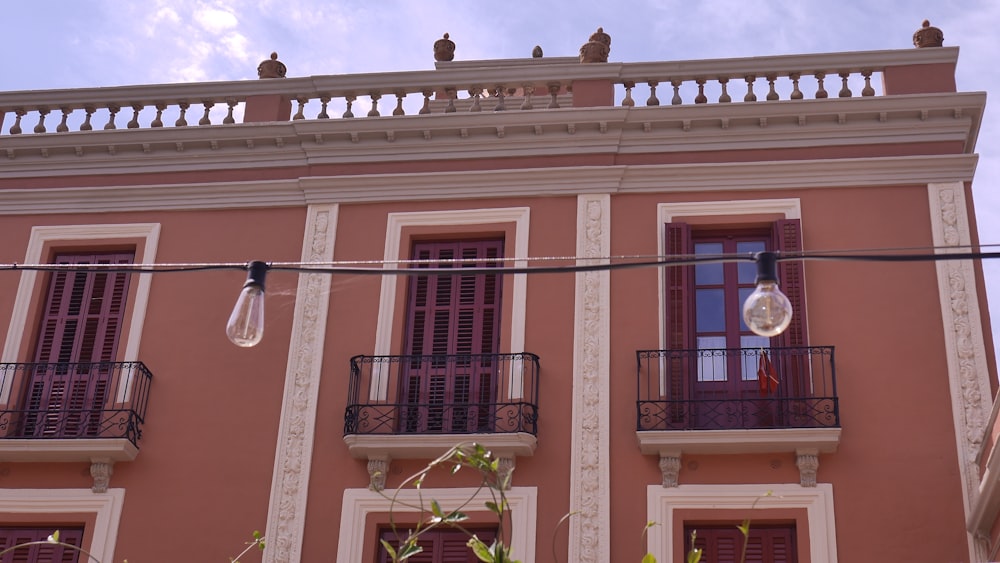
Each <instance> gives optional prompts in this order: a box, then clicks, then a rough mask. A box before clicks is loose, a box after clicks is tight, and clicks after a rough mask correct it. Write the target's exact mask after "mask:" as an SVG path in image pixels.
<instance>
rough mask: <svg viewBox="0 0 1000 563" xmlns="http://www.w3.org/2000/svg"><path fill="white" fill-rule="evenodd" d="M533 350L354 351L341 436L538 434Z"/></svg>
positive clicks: (536, 374) (536, 375)
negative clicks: (384, 353) (401, 353)
mask: <svg viewBox="0 0 1000 563" xmlns="http://www.w3.org/2000/svg"><path fill="white" fill-rule="evenodd" d="M538 369H539V363H538V356H536V355H534V354H529V353H521V354H472V355H411V356H355V357H353V358H351V381H350V388H349V390H348V402H347V411H346V413H345V416H344V418H345V421H344V434H345V435H350V434H469V433H515V432H526V433H530V434H532V435H535V434H537V423H538V401H537V396H538Z"/></svg>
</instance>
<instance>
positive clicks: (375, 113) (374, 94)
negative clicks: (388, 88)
mask: <svg viewBox="0 0 1000 563" xmlns="http://www.w3.org/2000/svg"><path fill="white" fill-rule="evenodd" d="M368 96H369V97H370V98H371V99H372V109H370V110H368V117H379V116H381V114H380V113H379V112H378V101H379V100H380V99H382V93H381V92H369V93H368Z"/></svg>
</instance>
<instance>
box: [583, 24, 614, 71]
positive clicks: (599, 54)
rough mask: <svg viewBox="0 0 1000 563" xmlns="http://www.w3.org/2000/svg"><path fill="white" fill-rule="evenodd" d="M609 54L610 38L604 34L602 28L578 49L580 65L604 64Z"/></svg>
mask: <svg viewBox="0 0 1000 563" xmlns="http://www.w3.org/2000/svg"><path fill="white" fill-rule="evenodd" d="M610 54H611V36H610V35H608V34H607V33H604V28H603V27H599V28H597V32H596V33H594V34H593V35H591V36H590V40H589V41H587V42H586V43H584V44H583V46H581V47H580V62H581V63H606V62H608V55H610Z"/></svg>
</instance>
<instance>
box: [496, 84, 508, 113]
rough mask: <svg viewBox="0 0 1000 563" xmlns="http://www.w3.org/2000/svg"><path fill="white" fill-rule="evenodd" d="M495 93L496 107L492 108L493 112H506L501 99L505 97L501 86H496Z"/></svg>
mask: <svg viewBox="0 0 1000 563" xmlns="http://www.w3.org/2000/svg"><path fill="white" fill-rule="evenodd" d="M495 91H496V93H497V105H496V107H494V108H493V111H506V110H507V106H505V105H504V103H503V99H504V97H505V96H506V92H504V87H503V85H501V84H497V87H496V90H495Z"/></svg>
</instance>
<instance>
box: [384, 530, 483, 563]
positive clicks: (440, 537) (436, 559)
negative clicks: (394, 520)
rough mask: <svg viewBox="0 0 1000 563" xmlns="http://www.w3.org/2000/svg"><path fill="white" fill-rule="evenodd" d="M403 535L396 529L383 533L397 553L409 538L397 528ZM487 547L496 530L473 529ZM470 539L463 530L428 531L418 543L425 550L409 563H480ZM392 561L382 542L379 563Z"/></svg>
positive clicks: (409, 560)
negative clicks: (399, 547)
mask: <svg viewBox="0 0 1000 563" xmlns="http://www.w3.org/2000/svg"><path fill="white" fill-rule="evenodd" d="M397 529H398V530H399V533H398V534H397V532H394V531H393V530H392V529H383V530H382V531H381V533H380V536H381V538H382V539H383V540H385V541H387V542H388V543H389V545H392V546H393V548H394V549H398V546H399V545H400V543H401V542H402V540H403V539H405V538H406V530H404V529H401V528H400V527H399V526H397ZM469 531H470V532H472V533H474V534H475V535H476V536H477V537H479V539H480V540H482V541H483V543H485V544H486V545H490V544H491V543H493V540H494V539H495V538H496V530H491V529H480V530H476V529H470V530H469ZM468 543H469V536H468V535H467V534H466V533H465V532H463V531H462V530H455V529H451V528H438V529H433V530H428V531H426V532H424V533H423V534H420V537H419V538H418V539H417V545H419V546H420V547H421V548H423V551H421V552H420V553H418V554H416V555H414V556H412V557H409V558H407V559H406V561H407V562H408V563H478V561H479V559H477V558H476V556H475V554H473V553H472V549H471V548H469V546H468ZM390 561H391V559H390V558H389V554H388V553H387V552H386V550H385V548H384V547H382V545H381V542H379V556H378V563H390Z"/></svg>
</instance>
